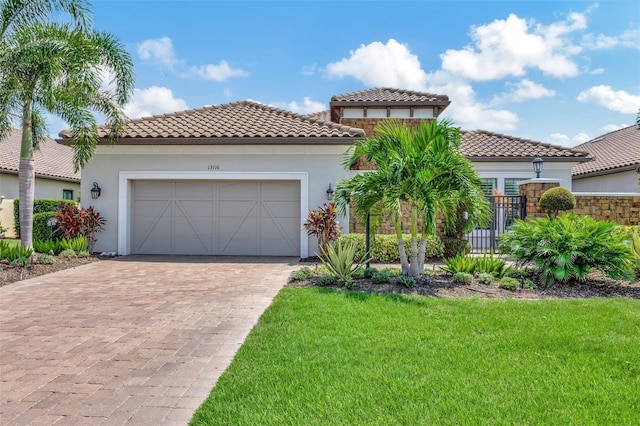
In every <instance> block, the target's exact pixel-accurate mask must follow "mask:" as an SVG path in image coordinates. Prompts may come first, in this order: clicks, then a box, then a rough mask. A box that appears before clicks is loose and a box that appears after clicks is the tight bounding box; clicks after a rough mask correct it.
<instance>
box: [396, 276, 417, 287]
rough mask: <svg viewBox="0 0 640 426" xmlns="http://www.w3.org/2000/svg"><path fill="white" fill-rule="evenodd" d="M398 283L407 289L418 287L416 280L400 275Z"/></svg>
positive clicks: (397, 279)
mask: <svg viewBox="0 0 640 426" xmlns="http://www.w3.org/2000/svg"><path fill="white" fill-rule="evenodd" d="M396 283H398V284H400V285H403V286H405V287H407V288H414V287H415V286H416V280H414V279H413V277H406V276H404V275H400V276H399V277H398V278H396Z"/></svg>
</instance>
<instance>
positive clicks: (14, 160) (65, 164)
mask: <svg viewBox="0 0 640 426" xmlns="http://www.w3.org/2000/svg"><path fill="white" fill-rule="evenodd" d="M21 139H22V132H21V131H20V130H17V129H12V130H11V133H10V134H9V136H8V137H7V138H6V139H4V140H2V141H0V171H5V172H11V173H17V172H18V168H19V166H20V143H21ZM33 158H34V168H35V172H36V176H38V177H47V178H51V179H59V180H67V181H72V182H80V173H79V172H78V173H75V172H74V171H73V149H72V148H70V147H68V146H64V145H60V144H58V143H56V141H54V140H53V139H49V138H47V139H46V140H45V141H44V142H42V143H41V144H40V149H39V150H37V151H35V152H34V153H33Z"/></svg>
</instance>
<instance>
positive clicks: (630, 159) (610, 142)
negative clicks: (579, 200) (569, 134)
mask: <svg viewBox="0 0 640 426" xmlns="http://www.w3.org/2000/svg"><path fill="white" fill-rule="evenodd" d="M575 149H577V150H581V151H586V152H588V153H589V155H590V156H592V157H593V161H589V162H587V163H581V164H578V165H576V166H575V167H574V168H573V171H572V176H573V190H574V191H576V192H610V193H627V192H631V193H640V183H638V178H640V174H639V173H640V129H639V128H638V126H636V125H633V126H629V127H625V128H624V129H620V130H616V131H614V132H610V133H607V134H605V135H602V136H599V137H597V138H595V139H592V140H590V141H589V142H585V143H583V144H582V145H578V146H577V147H575Z"/></svg>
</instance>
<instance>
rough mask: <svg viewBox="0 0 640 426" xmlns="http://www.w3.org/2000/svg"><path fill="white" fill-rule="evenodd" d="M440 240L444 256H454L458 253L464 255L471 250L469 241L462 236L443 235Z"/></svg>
mask: <svg viewBox="0 0 640 426" xmlns="http://www.w3.org/2000/svg"><path fill="white" fill-rule="evenodd" d="M442 242H443V245H444V250H443V255H444V257H455V256H457V255H459V254H465V255H466V254H469V253H470V252H471V243H470V242H469V241H467V240H465V239H463V238H456V237H444V239H443V241H442Z"/></svg>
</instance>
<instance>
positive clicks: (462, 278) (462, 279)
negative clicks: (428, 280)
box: [453, 272, 473, 285]
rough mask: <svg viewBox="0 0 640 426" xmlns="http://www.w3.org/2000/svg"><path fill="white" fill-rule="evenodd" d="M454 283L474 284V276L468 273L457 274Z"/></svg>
mask: <svg viewBox="0 0 640 426" xmlns="http://www.w3.org/2000/svg"><path fill="white" fill-rule="evenodd" d="M453 281H455V282H457V283H460V284H467V285H469V284H471V283H472V282H473V274H470V273H468V272H456V273H455V274H453Z"/></svg>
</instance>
